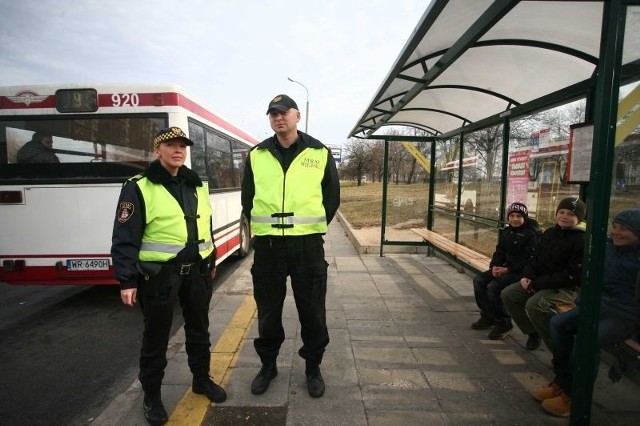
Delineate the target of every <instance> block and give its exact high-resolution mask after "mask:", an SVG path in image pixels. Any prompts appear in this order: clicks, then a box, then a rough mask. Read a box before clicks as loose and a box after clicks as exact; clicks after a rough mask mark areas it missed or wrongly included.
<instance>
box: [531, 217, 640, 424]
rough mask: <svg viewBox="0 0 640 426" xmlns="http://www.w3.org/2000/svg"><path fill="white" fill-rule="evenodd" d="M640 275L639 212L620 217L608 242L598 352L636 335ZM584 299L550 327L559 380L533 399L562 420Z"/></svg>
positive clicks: (568, 399) (538, 391) (538, 390)
mask: <svg viewBox="0 0 640 426" xmlns="http://www.w3.org/2000/svg"><path fill="white" fill-rule="evenodd" d="M639 274H640V209H632V210H624V211H622V212H620V213H619V214H618V215H616V216H615V217H614V219H613V221H612V224H611V232H610V235H609V238H608V239H607V242H606V249H605V263H604V276H603V282H604V283H603V287H602V295H601V299H600V317H599V322H598V341H597V348H598V349H603V348H608V347H611V346H614V345H615V344H617V343H620V342H622V341H624V340H626V339H627V338H629V337H631V336H633V335H634V333H635V324H636V322H637V321H638V320H640V305H639V304H638V303H636V301H635V297H634V296H635V283H636V281H637V280H638V276H639ZM579 312H580V300H579V298H578V299H577V300H576V307H575V308H574V309H572V310H570V311H568V312H563V313H561V314H558V315H556V316H554V317H553V318H552V319H551V321H550V323H549V332H550V334H551V346H552V348H553V351H552V352H553V361H552V363H553V372H554V373H555V378H554V379H553V381H552V382H551V383H550V384H549V385H548V386H543V387H540V388H536V389H534V390H533V391H532V394H533V397H534V398H535V399H536V400H538V401H540V402H541V403H542V408H543V409H544V410H545V411H547V412H548V413H550V414H552V415H554V416H558V417H568V416H569V415H570V413H571V390H572V389H571V386H572V379H573V374H572V366H571V360H572V359H573V357H574V356H573V350H574V341H575V336H576V334H577V333H578V314H579Z"/></svg>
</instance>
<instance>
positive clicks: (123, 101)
mask: <svg viewBox="0 0 640 426" xmlns="http://www.w3.org/2000/svg"><path fill="white" fill-rule="evenodd" d="M111 102H112V105H113V106H114V107H129V106H133V107H136V106H138V105H139V104H140V97H139V96H138V94H137V93H114V94H113V95H111Z"/></svg>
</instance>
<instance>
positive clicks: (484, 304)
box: [473, 271, 520, 325]
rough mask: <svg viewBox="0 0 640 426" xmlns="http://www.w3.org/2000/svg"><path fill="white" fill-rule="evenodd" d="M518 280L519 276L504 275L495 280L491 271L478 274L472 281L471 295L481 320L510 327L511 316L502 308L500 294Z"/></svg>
mask: <svg viewBox="0 0 640 426" xmlns="http://www.w3.org/2000/svg"><path fill="white" fill-rule="evenodd" d="M519 279H520V275H519V274H506V275H503V276H502V277H499V278H496V277H494V276H493V275H491V271H485V272H483V273H481V274H478V275H476V276H475V278H474V279H473V295H474V296H475V299H476V305H478V308H479V309H480V315H481V316H482V317H483V318H486V319H489V320H493V321H495V322H500V323H504V324H508V325H511V316H510V315H509V312H507V310H506V309H505V307H504V304H503V303H502V299H501V298H500V293H501V292H502V290H503V289H504V288H505V287H507V286H508V285H510V284H511V283H513V282H515V281H518V280H519Z"/></svg>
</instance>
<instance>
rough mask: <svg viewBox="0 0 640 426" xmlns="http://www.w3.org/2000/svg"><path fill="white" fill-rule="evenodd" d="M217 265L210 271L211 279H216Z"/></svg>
mask: <svg viewBox="0 0 640 426" xmlns="http://www.w3.org/2000/svg"><path fill="white" fill-rule="evenodd" d="M216 269H217V268H216V267H215V266H214V267H213V269H212V270H211V271H209V273H210V274H211V279H214V278H215V277H216Z"/></svg>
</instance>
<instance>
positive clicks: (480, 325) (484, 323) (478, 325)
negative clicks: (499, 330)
mask: <svg viewBox="0 0 640 426" xmlns="http://www.w3.org/2000/svg"><path fill="white" fill-rule="evenodd" d="M494 325H496V321H495V320H492V319H489V318H487V317H480V319H479V320H478V321H476V322H474V323H473V324H471V328H472V329H473V330H486V329H488V328H491V327H493V326H494Z"/></svg>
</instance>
